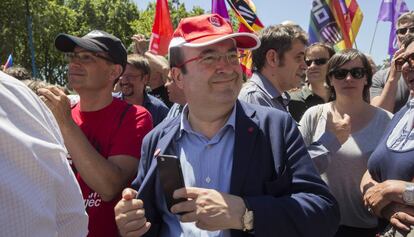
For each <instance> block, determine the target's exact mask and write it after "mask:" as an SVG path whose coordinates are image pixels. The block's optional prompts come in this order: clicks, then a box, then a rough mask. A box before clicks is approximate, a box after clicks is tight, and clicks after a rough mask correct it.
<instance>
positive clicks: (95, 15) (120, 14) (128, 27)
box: [0, 0, 204, 85]
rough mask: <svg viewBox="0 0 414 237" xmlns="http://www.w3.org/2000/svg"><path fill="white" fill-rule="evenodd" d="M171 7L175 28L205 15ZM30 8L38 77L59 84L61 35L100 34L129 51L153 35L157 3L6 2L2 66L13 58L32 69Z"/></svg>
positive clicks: (63, 72)
mask: <svg viewBox="0 0 414 237" xmlns="http://www.w3.org/2000/svg"><path fill="white" fill-rule="evenodd" d="M169 5H170V13H171V18H172V21H173V25H174V27H176V26H177V24H178V22H179V20H180V19H181V18H183V17H187V16H194V15H200V14H203V13H204V10H203V9H201V8H200V7H194V8H193V9H192V10H190V11H187V10H186V8H185V5H184V4H183V3H178V4H172V3H171V2H170V3H169ZM27 6H28V9H29V12H30V16H31V22H32V36H33V46H34V52H35V62H36V68H37V71H38V75H37V77H38V78H39V79H42V80H46V81H47V82H49V83H52V84H60V85H64V84H65V78H66V69H67V66H66V62H65V61H64V58H63V54H62V53H60V52H58V51H57V50H56V48H55V46H54V39H55V37H56V36H57V35H58V34H59V33H68V34H71V35H77V36H83V35H85V34H86V33H88V32H89V31H91V30H93V29H99V30H104V31H106V32H109V33H111V34H113V35H115V36H117V37H118V38H120V39H121V40H122V41H123V42H124V44H125V46H128V45H129V44H130V43H131V36H132V35H133V34H136V33H141V34H144V35H146V36H147V37H149V36H150V35H151V29H152V24H153V20H154V15H155V0H154V1H153V2H152V3H150V4H149V5H148V7H147V8H146V9H145V10H143V11H140V10H139V9H138V7H137V5H136V4H135V3H134V2H133V1H132V0H5V1H2V7H1V8H0V16H1V17H0V25H1V26H2V27H1V29H0V42H1V44H0V62H1V63H0V64H2V63H4V62H5V61H6V59H7V57H8V55H9V54H10V53H12V54H13V60H14V63H15V64H19V65H21V66H23V67H25V68H27V69H29V70H30V69H31V68H32V67H31V49H30V46H29V34H28V18H29V17H28V14H27V8H26V7H27Z"/></svg>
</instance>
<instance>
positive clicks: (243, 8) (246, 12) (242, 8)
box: [227, 0, 264, 78]
mask: <svg viewBox="0 0 414 237" xmlns="http://www.w3.org/2000/svg"><path fill="white" fill-rule="evenodd" d="M227 3H228V4H229V5H230V7H231V8H232V9H233V11H234V13H235V14H236V17H237V19H238V20H239V22H240V25H239V32H250V33H255V32H258V31H259V30H261V29H263V28H264V25H263V24H262V22H261V21H260V20H259V18H258V16H257V15H256V7H255V5H254V4H253V2H252V1H251V0H227ZM241 53H243V54H245V55H246V57H244V58H243V59H242V60H241V62H240V63H241V65H242V68H243V71H244V73H245V74H246V76H247V77H248V78H249V77H251V75H252V68H253V65H252V64H253V62H252V52H251V50H242V52H241Z"/></svg>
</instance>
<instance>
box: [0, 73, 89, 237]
mask: <svg viewBox="0 0 414 237" xmlns="http://www.w3.org/2000/svg"><path fill="white" fill-rule="evenodd" d="M63 144H64V143H63V139H62V135H61V134H60V130H59V128H58V125H57V123H56V120H55V119H54V117H53V115H52V113H51V112H50V111H49V110H48V109H47V107H46V106H45V105H44V104H43V102H41V101H40V100H39V98H38V97H37V96H36V95H35V94H34V93H33V92H32V91H30V90H29V89H28V88H27V87H26V86H25V85H23V83H21V82H20V81H18V80H17V79H14V78H12V77H10V76H8V75H6V74H4V73H3V72H1V71H0V236H2V237H8V236H10V237H15V236H19V237H25V236H30V237H37V236H39V237H47V236H59V237H60V236H68V237H69V236H70V237H73V236H76V237H78V236H86V235H87V233H88V216H87V214H86V212H85V208H84V206H83V199H82V195H81V191H80V188H79V185H78V184H77V182H76V179H75V177H74V175H73V172H72V170H71V168H70V166H69V164H68V161H67V152H66V149H65V148H64V145H63Z"/></svg>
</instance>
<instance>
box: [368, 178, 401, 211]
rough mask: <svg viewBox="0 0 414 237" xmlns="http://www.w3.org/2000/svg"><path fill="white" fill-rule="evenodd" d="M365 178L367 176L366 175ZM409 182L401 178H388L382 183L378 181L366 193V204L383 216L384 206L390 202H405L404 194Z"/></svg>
mask: <svg viewBox="0 0 414 237" xmlns="http://www.w3.org/2000/svg"><path fill="white" fill-rule="evenodd" d="M364 178H366V177H365V176H364ZM365 182H367V181H365ZM368 182H369V180H368ZM407 184H408V182H405V181H401V180H386V181H384V182H382V183H376V184H375V185H373V186H372V187H370V188H368V189H367V190H366V192H365V194H364V203H365V206H367V207H369V208H370V209H371V210H372V211H373V213H374V214H375V215H377V216H381V212H382V211H383V208H384V207H386V206H387V205H388V204H390V203H392V202H395V203H400V204H405V202H404V200H403V198H402V194H403V192H404V190H405V187H406V186H407ZM361 185H362V184H361ZM405 205H406V204H405Z"/></svg>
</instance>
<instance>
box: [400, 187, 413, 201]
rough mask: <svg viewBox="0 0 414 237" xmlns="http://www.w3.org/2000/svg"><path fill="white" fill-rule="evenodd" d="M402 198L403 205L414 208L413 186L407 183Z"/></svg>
mask: <svg viewBox="0 0 414 237" xmlns="http://www.w3.org/2000/svg"><path fill="white" fill-rule="evenodd" d="M402 198H403V200H404V202H405V204H407V205H410V206H414V184H411V183H408V184H407V185H406V186H405V190H404V192H403V194H402Z"/></svg>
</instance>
